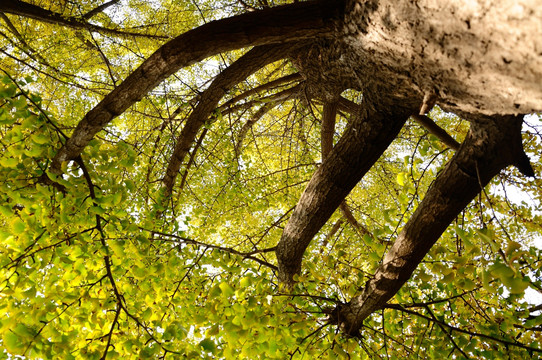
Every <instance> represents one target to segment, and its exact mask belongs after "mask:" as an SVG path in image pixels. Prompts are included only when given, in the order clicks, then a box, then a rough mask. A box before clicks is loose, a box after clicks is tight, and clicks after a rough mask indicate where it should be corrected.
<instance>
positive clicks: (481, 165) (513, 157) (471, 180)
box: [333, 116, 526, 335]
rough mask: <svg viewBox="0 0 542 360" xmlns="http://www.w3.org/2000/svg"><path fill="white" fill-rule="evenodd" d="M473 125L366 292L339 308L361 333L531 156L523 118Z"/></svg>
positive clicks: (347, 328) (347, 327)
mask: <svg viewBox="0 0 542 360" xmlns="http://www.w3.org/2000/svg"><path fill="white" fill-rule="evenodd" d="M472 120H473V121H472V123H471V129H470V131H469V133H468V135H467V138H466V139H465V141H464V142H463V144H462V145H461V147H460V149H459V151H458V152H457V153H456V154H455V156H454V157H453V158H452V160H451V161H450V162H449V164H448V165H447V166H446V168H445V169H444V171H443V172H442V173H441V174H440V175H439V176H438V177H437V179H436V180H435V182H434V183H433V184H432V186H431V187H430V189H429V190H428V191H427V194H426V195H425V198H424V199H423V201H422V203H421V204H420V205H419V206H418V208H417V209H416V211H415V212H414V214H413V215H412V217H411V219H410V220H409V221H408V223H407V224H406V225H405V227H404V228H403V230H402V231H401V233H400V234H399V236H398V237H397V240H396V241H395V243H394V244H393V246H392V247H391V249H390V250H389V251H388V253H387V254H386V256H385V257H384V260H383V263H382V265H381V266H380V267H379V268H378V269H377V271H376V273H375V276H374V278H373V279H371V280H369V281H368V282H367V284H366V286H365V289H364V291H363V292H362V294H361V295H359V296H356V297H355V298H353V299H352V300H351V301H350V302H349V303H348V304H345V305H341V306H340V307H339V308H337V313H336V316H335V318H334V319H333V321H334V322H335V323H337V324H338V325H339V326H340V327H341V329H342V331H344V332H346V333H347V334H350V335H356V334H357V333H358V331H359V329H360V328H361V326H362V323H363V321H364V320H365V319H366V318H367V317H368V316H369V315H370V314H371V313H373V312H374V311H376V310H378V309H381V308H382V307H384V306H385V305H386V302H387V301H388V300H389V299H391V298H392V297H393V296H394V295H395V294H396V293H397V291H398V290H399V289H400V288H401V287H402V286H403V284H404V283H405V282H406V281H407V280H408V279H409V278H410V276H411V275H412V273H413V271H414V270H415V269H416V267H417V266H418V264H419V263H420V261H421V260H422V259H423V257H424V256H425V255H426V254H427V252H428V251H429V249H431V247H432V246H433V245H434V244H435V242H436V241H437V240H438V239H439V237H440V235H441V234H442V233H443V232H444V230H446V228H447V227H448V225H449V224H450V223H451V222H452V221H453V219H454V218H455V217H456V216H457V215H458V214H459V213H460V212H461V210H462V209H464V208H465V206H467V205H468V203H469V202H470V201H472V199H474V198H475V197H476V196H477V194H478V193H479V192H480V191H481V189H482V188H483V187H484V186H485V185H487V184H488V183H489V181H490V180H491V179H492V178H493V177H494V176H495V175H497V174H498V173H499V172H500V171H501V170H502V169H504V168H505V167H507V166H508V165H512V164H515V163H517V162H518V159H522V158H524V157H526V155H525V153H524V152H523V149H522V144H521V124H522V117H520V116H493V117H490V118H489V117H483V116H479V117H478V118H475V119H472Z"/></svg>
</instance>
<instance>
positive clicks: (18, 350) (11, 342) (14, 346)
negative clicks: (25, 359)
mask: <svg viewBox="0 0 542 360" xmlns="http://www.w3.org/2000/svg"><path fill="white" fill-rule="evenodd" d="M2 342H3V344H4V346H5V347H6V350H7V351H9V352H10V353H11V354H13V355H22V352H23V351H24V349H25V346H24V343H23V342H22V340H21V338H19V336H18V335H17V334H15V333H14V332H12V331H9V330H8V331H6V332H5V333H4V334H3V335H2Z"/></svg>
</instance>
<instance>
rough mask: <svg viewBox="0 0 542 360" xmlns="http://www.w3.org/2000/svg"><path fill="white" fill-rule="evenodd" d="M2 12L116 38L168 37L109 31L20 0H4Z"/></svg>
mask: <svg viewBox="0 0 542 360" xmlns="http://www.w3.org/2000/svg"><path fill="white" fill-rule="evenodd" d="M0 12H4V13H8V14H13V15H19V16H24V17H27V18H31V19H34V20H38V21H42V22H46V23H50V24H56V25H64V26H67V27H70V28H74V29H86V30H89V31H94V32H99V33H102V34H109V35H116V36H124V37H126V36H133V37H145V38H151V39H167V38H168V37H167V36H160V35H147V34H140V33H134V32H129V31H122V30H115V29H108V28H104V27H102V26H97V25H93V24H91V23H89V22H87V21H86V19H85V18H84V19H80V18H76V17H72V16H66V15H63V14H59V13H56V12H53V11H50V10H47V9H44V8H41V7H39V6H37V5H33V4H29V3H26V2H24V1H20V0H2V2H0Z"/></svg>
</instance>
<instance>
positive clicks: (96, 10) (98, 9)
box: [83, 0, 120, 19]
mask: <svg viewBox="0 0 542 360" xmlns="http://www.w3.org/2000/svg"><path fill="white" fill-rule="evenodd" d="M119 1H120V0H110V1H107V2H105V3H103V4H102V5H100V6H97V7H95V8H94V9H92V10H90V11H89V12H87V13H86V14H84V15H83V19H90V18H91V17H93V16H94V15H96V14H99V13H101V12H102V11H104V10H105V9H107V8H108V7H110V6H112V5H115V4H116V3H118V2H119Z"/></svg>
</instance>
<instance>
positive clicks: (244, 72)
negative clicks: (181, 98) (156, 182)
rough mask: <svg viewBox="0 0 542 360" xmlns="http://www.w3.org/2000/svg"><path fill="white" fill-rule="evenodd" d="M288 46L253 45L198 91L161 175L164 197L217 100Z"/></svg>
mask: <svg viewBox="0 0 542 360" xmlns="http://www.w3.org/2000/svg"><path fill="white" fill-rule="evenodd" d="M286 50H287V46H283V45H266V46H261V47H256V48H254V49H252V50H250V51H249V52H248V53H246V54H245V55H243V56H242V57H241V58H239V59H238V60H237V61H236V62H234V63H233V64H232V65H231V66H230V67H228V68H227V69H226V70H224V71H223V72H221V73H220V74H219V75H218V76H217V77H216V78H215V79H214V81H213V82H212V83H211V85H210V86H209V88H207V90H205V91H204V92H203V94H201V98H200V101H199V103H198V105H197V106H196V108H195V109H194V111H192V113H191V114H190V116H189V117H188V119H187V120H186V124H185V125H184V127H183V130H182V131H181V134H180V135H179V138H178V139H177V143H176V144H175V149H174V150H173V154H172V156H171V160H170V162H169V164H168V167H167V170H166V174H165V176H164V180H163V181H164V186H165V188H166V197H169V196H170V195H171V193H172V191H173V185H174V184H175V179H176V177H177V174H178V173H179V169H180V168H181V164H182V162H183V160H184V157H185V156H186V154H187V153H188V150H190V147H191V146H192V143H193V142H194V139H195V138H196V135H197V134H198V132H199V130H200V129H201V127H202V126H203V125H204V124H205V122H206V121H207V120H208V119H209V117H210V115H211V113H212V112H213V111H214V110H215V109H216V108H217V105H218V102H219V101H220V99H222V97H223V96H224V95H225V94H226V92H227V91H228V90H229V89H231V88H232V87H233V86H234V85H236V84H238V83H239V82H241V81H243V80H244V79H246V78H247V77H248V76H249V75H251V74H253V73H254V72H256V71H258V70H259V69H261V68H262V67H264V66H265V65H267V64H269V63H272V62H274V61H276V60H279V59H281V58H283V57H284V56H285V52H286Z"/></svg>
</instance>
